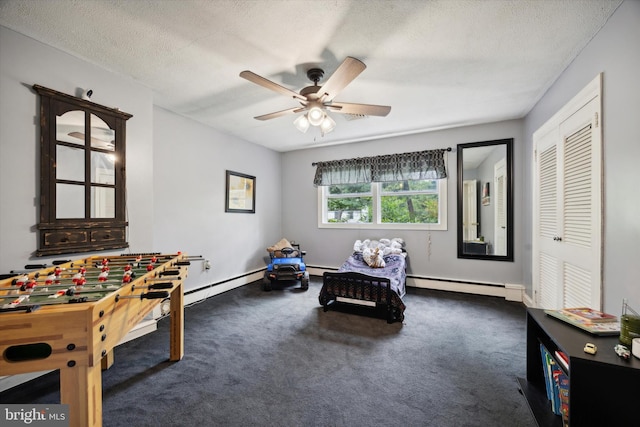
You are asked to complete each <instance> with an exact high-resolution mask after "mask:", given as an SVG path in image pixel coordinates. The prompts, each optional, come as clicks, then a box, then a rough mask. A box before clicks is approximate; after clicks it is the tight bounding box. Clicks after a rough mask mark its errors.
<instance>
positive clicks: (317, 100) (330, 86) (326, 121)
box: [240, 56, 391, 136]
mask: <svg viewBox="0 0 640 427" xmlns="http://www.w3.org/2000/svg"><path fill="white" fill-rule="evenodd" d="M365 68H367V66H366V65H364V63H363V62H362V61H360V60H359V59H356V58H352V57H350V56H348V57H347V58H346V59H345V60H344V61H342V64H340V66H339V67H338V69H336V71H335V72H334V73H333V74H332V75H331V76H330V77H329V78H328V79H327V81H326V82H325V83H324V84H323V85H322V86H318V82H319V81H320V80H321V79H322V77H323V76H324V70H322V69H320V68H311V69H309V70H308V71H307V77H308V78H309V80H311V81H312V82H313V85H312V86H307V87H305V88H303V89H302V90H300V93H297V92H294V91H292V90H290V89H287V88H286V87H284V86H281V85H279V84H277V83H274V82H272V81H271V80H268V79H265V78H264V77H261V76H259V75H257V74H255V73H253V72H251V71H243V72H241V73H240V77H242V78H244V79H247V80H249V81H250V82H252V83H255V84H257V85H260V86H263V87H265V88H267V89H270V90H272V91H274V92H278V93H280V94H282V95H285V96H288V97H291V98H293V99H295V100H297V101H298V102H300V104H301V107H294V108H289V109H288V110H282V111H277V112H275V113H269V114H264V115H262V116H257V117H254V118H255V119H257V120H270V119H275V118H277V117H281V116H286V115H289V114H297V113H300V112H303V111H304V112H305V114H303V115H301V116H299V117H298V118H297V119H296V120H295V121H294V124H295V126H296V127H297V128H298V129H299V130H300V131H301V132H306V131H307V129H309V125H313V126H318V127H320V132H321V133H322V136H324V135H325V134H326V133H329V132H331V131H332V130H333V129H334V128H335V126H336V122H335V121H334V120H333V119H332V118H331V116H329V114H327V112H329V111H332V112H335V113H341V114H352V115H360V116H382V117H384V116H386V115H387V114H389V111H391V107H389V106H385V105H371V104H352V103H347V102H333V99H334V98H335V97H336V96H337V95H338V94H339V93H340V91H342V89H344V88H345V87H346V86H347V85H348V84H349V83H351V82H352V81H353V79H355V78H356V77H358V75H359V74H360V73H362V72H363V71H364V69H365Z"/></svg>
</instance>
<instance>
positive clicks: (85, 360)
mask: <svg viewBox="0 0 640 427" xmlns="http://www.w3.org/2000/svg"><path fill="white" fill-rule="evenodd" d="M190 260H191V258H189V257H188V256H186V255H185V254H182V253H177V254H169V255H162V254H148V255H140V254H137V255H124V254H123V255H120V256H110V257H108V258H104V257H89V258H83V259H79V260H76V261H65V262H60V263H58V265H55V266H53V267H48V268H43V269H40V270H37V271H32V272H29V273H26V274H20V275H17V276H15V277H9V278H6V279H3V280H0V355H1V357H0V374H1V375H16V374H22V373H27V372H37V371H45V370H56V369H58V370H60V403H63V404H67V405H69V425H70V426H71V427H99V426H102V369H103V368H104V369H107V368H108V367H109V366H110V365H111V364H112V363H113V348H114V347H115V346H116V345H117V344H118V343H119V342H120V341H121V340H122V339H123V338H124V337H125V335H126V334H127V333H128V332H129V331H130V330H131V329H132V328H134V327H135V326H136V325H137V324H138V323H139V322H140V321H141V320H143V319H144V318H145V317H146V316H147V315H148V314H149V313H151V312H152V311H153V309H154V308H155V307H156V306H158V305H159V304H160V303H161V302H162V301H165V300H166V299H167V298H168V299H169V315H170V322H171V324H170V338H169V339H170V345H169V360H171V361H179V360H181V359H182V357H183V355H184V338H183V331H184V304H183V295H184V292H183V281H184V279H185V278H186V277H187V270H188V266H189V264H190Z"/></svg>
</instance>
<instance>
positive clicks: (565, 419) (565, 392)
mask: <svg viewBox="0 0 640 427" xmlns="http://www.w3.org/2000/svg"><path fill="white" fill-rule="evenodd" d="M554 378H555V380H556V383H557V384H558V396H559V398H560V415H562V425H563V426H565V427H566V426H568V425H569V377H567V376H566V375H565V374H564V373H563V372H559V373H558V374H557V375H556V376H555V377H554Z"/></svg>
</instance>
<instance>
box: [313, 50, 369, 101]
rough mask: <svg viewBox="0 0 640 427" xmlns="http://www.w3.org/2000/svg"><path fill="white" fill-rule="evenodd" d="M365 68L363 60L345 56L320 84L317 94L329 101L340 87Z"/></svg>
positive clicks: (344, 85)
mask: <svg viewBox="0 0 640 427" xmlns="http://www.w3.org/2000/svg"><path fill="white" fill-rule="evenodd" d="M365 68H367V66H366V65H364V62H362V61H360V60H359V59H356V58H352V57H350V56H347V57H346V58H345V60H344V61H342V64H340V66H339V67H338V69H337V70H336V71H334V73H333V74H332V75H331V77H329V79H328V80H327V81H326V82H325V84H323V85H322V87H321V88H320V90H319V91H318V96H320V97H321V98H322V97H323V96H324V97H323V98H322V102H329V101H331V100H332V99H333V98H335V97H336V95H337V94H338V93H340V91H342V89H344V88H345V87H346V86H347V85H348V84H349V83H351V82H352V81H353V79H355V78H356V77H358V75H359V74H360V73H361V72H363V71H364V69H365Z"/></svg>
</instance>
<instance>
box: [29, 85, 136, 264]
mask: <svg viewBox="0 0 640 427" xmlns="http://www.w3.org/2000/svg"><path fill="white" fill-rule="evenodd" d="M33 88H34V90H35V91H36V92H37V93H38V94H39V95H40V151H41V158H40V164H41V168H40V183H41V186H40V222H39V223H38V231H39V243H38V250H37V251H36V253H35V254H36V255H37V256H43V255H53V254H63V253H74V252H88V251H98V250H104V249H115V248H125V247H127V246H128V243H127V241H126V227H127V221H126V207H125V203H126V200H125V179H126V176H125V153H126V147H125V143H126V138H125V137H126V128H125V125H126V121H127V120H128V119H129V118H131V115H130V114H128V113H124V112H122V111H120V110H118V109H115V108H109V107H104V106H102V105H99V104H96V103H93V102H90V101H88V100H84V99H80V98H76V97H74V96H71V95H67V94H64V93H61V92H57V91H54V90H52V89H47V88H45V87H42V86H38V85H34V86H33Z"/></svg>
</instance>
